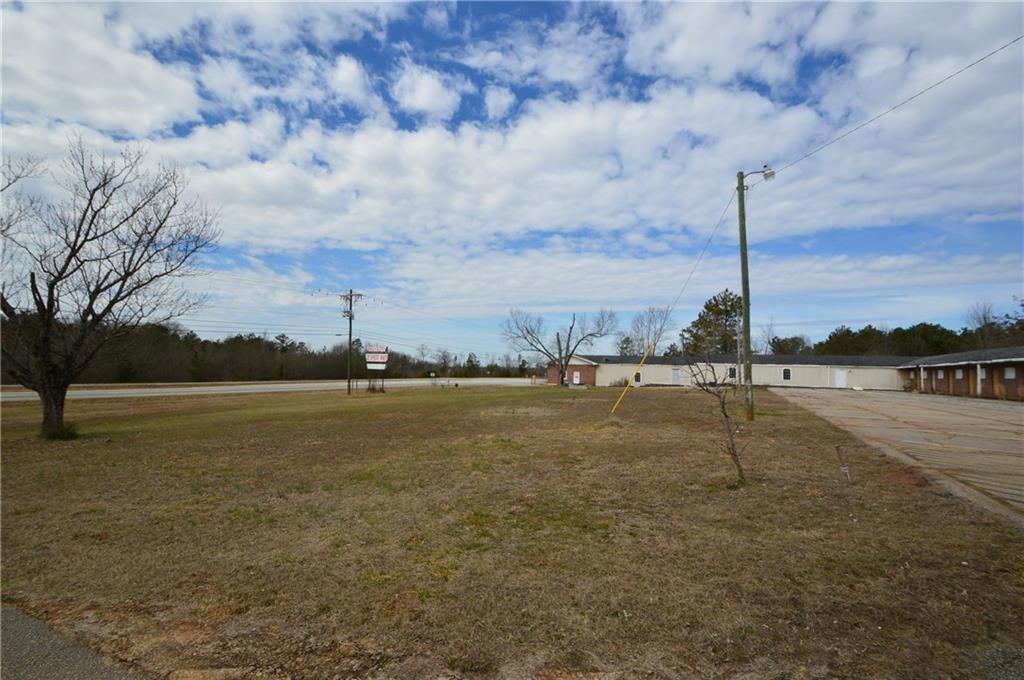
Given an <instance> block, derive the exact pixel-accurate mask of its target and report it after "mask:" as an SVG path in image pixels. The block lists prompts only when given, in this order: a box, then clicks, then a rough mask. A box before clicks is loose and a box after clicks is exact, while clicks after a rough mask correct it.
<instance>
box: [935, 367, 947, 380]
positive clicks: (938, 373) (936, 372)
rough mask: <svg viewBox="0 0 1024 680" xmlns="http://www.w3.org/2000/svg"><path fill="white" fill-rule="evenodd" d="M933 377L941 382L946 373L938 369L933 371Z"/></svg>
mask: <svg viewBox="0 0 1024 680" xmlns="http://www.w3.org/2000/svg"><path fill="white" fill-rule="evenodd" d="M935 377H936V378H938V379H939V380H942V379H943V378H945V377H946V371H945V370H944V369H941V368H940V369H939V370H937V371H935Z"/></svg>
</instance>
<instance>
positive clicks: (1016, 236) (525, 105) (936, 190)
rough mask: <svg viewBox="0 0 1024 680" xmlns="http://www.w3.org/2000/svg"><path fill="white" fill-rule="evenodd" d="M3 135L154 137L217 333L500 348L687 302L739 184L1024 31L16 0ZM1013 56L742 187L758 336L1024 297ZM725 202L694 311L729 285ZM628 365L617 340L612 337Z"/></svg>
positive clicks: (563, 11) (390, 7)
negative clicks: (190, 230) (180, 201)
mask: <svg viewBox="0 0 1024 680" xmlns="http://www.w3.org/2000/svg"><path fill="white" fill-rule="evenodd" d="M3 14H4V16H3V19H4V21H3V82H4V87H3V123H2V124H3V129H2V131H3V151H4V153H5V154H22V153H31V154H35V155H37V156H42V157H44V158H47V159H51V160H52V161H53V162H54V163H56V161H57V159H59V157H60V155H61V153H62V150H63V147H64V145H65V141H66V139H67V136H68V135H69V134H72V133H74V134H80V135H82V137H83V138H84V139H85V140H86V141H87V142H88V143H90V144H91V145H93V146H94V147H96V148H97V149H111V150H112V149H115V148H117V145H118V144H122V143H125V142H142V143H144V144H145V145H146V146H147V147H148V148H149V151H150V158H151V159H152V160H153V161H154V162H156V161H157V160H160V159H163V160H166V161H171V162H175V163H178V164H179V165H181V166H182V167H183V168H184V169H185V170H186V172H187V173H188V175H189V176H190V177H191V180H192V184H191V187H192V190H193V191H195V192H196V194H198V195H199V196H201V197H202V198H203V199H204V200H205V201H207V202H208V203H210V204H211V205H213V206H216V207H218V208H219V209H220V211H221V222H220V226H221V227H222V229H223V231H224V235H223V238H222V243H221V247H220V249H219V251H218V252H217V253H216V254H214V255H211V256H210V257H208V258H207V259H206V261H204V262H203V267H204V268H205V269H206V270H207V271H208V273H207V274H206V275H205V276H203V277H201V278H199V279H196V280H194V281H192V282H191V283H190V284H189V285H190V286H191V287H192V288H194V289H195V290H197V291H200V292H204V293H206V294H208V295H209V297H210V303H209V305H208V307H207V308H206V309H204V310H203V311H201V312H197V313H195V314H193V315H191V316H190V317H189V318H187V319H185V320H183V323H184V324H185V325H186V326H188V327H191V328H194V329H197V330H198V331H199V332H200V333H201V334H202V335H205V336H208V337H222V336H223V335H225V334H228V333H232V332H239V331H249V330H251V331H256V332H268V333H270V334H271V335H275V334H277V333H279V332H285V333H288V334H289V335H291V336H293V337H297V338H299V339H303V340H306V341H307V342H309V343H310V344H312V345H314V346H321V345H326V344H331V343H333V342H336V341H337V340H338V338H335V337H334V335H333V334H334V333H335V332H339V333H340V332H341V331H342V328H343V320H342V318H341V316H340V313H339V309H340V304H339V302H338V301H337V298H336V297H332V293H338V292H341V291H343V290H347V289H348V288H350V287H351V288H355V289H357V290H360V291H363V292H365V293H367V297H366V298H365V301H364V303H363V304H362V306H361V307H359V308H357V312H356V329H357V332H358V333H359V334H360V335H363V336H364V337H367V338H370V339H374V340H377V341H381V342H385V343H387V344H390V345H392V346H394V347H396V348H398V349H402V350H405V351H410V352H413V351H414V349H415V348H417V347H419V346H420V345H426V346H427V348H428V351H434V350H436V349H438V348H447V349H449V350H451V351H454V352H456V353H459V354H465V353H466V352H467V351H470V350H473V351H476V352H477V353H479V354H485V355H486V354H502V353H504V352H505V351H507V349H508V348H507V347H505V346H504V344H503V342H502V340H501V337H500V333H499V325H500V322H501V320H502V319H503V318H504V316H505V314H506V313H507V311H508V309H509V308H510V307H512V306H518V307H522V308H525V309H528V310H531V311H535V312H538V313H543V314H545V315H548V316H549V317H550V320H551V322H552V323H556V322H557V321H558V320H559V319H563V318H564V317H565V315H566V314H569V313H572V312H578V313H587V312H590V313H593V312H595V311H596V310H598V309H600V308H611V309H614V310H615V311H616V312H618V314H619V316H620V321H621V323H620V325H621V326H623V327H625V326H628V322H629V317H630V315H631V314H632V313H633V312H635V311H637V310H640V309H643V308H644V307H646V306H648V305H664V304H668V303H669V302H671V301H672V300H673V299H674V298H675V297H676V294H677V293H678V292H679V289H680V286H681V285H682V283H683V281H684V280H685V279H686V278H687V275H688V274H689V272H690V271H691V269H692V268H693V266H694V262H695V260H696V258H697V256H698V253H699V252H700V251H701V248H702V246H703V245H704V243H705V241H706V240H707V239H708V238H709V236H710V235H711V234H712V230H713V228H714V226H715V223H716V221H717V220H718V216H719V215H720V214H721V212H722V210H723V208H724V207H725V205H726V203H727V201H728V200H729V198H730V194H731V192H732V190H733V188H734V186H735V174H736V171H737V170H740V169H743V170H754V169H757V168H760V167H761V166H762V165H763V164H764V163H768V164H771V165H773V166H775V167H782V166H784V165H785V164H786V163H788V162H789V161H792V160H794V159H796V158H799V157H800V156H802V155H803V154H804V153H806V152H807V151H808V150H810V149H812V148H814V147H815V146H816V145H817V144H820V143H821V142H823V141H825V140H827V139H829V138H831V137H833V136H835V135H836V134H839V133H841V132H843V131H844V130H845V129H848V128H849V127H850V126H852V125H855V124H856V123H858V122H860V121H861V120H864V119H866V118H869V117H871V116H872V115H874V114H876V113H878V112H880V111H882V110H884V109H886V108H887V107H888V106H890V105H892V104H893V103H895V102H898V101H900V100H901V99H903V98H905V97H907V96H909V95H910V94H912V93H914V92H916V91H917V90H920V89H921V88H923V87H925V86H927V85H929V84H931V83H932V82H935V81H937V80H939V79H940V78H942V77H944V76H945V75H947V74H949V73H951V72H953V71H955V70H957V69H958V68H960V67H962V66H963V65H965V64H967V63H969V62H971V61H973V60H974V59H977V58H978V57H980V56H982V55H983V54H985V53H987V52H989V51H990V50H992V49H993V48H995V47H997V46H999V45H1001V44H1003V43H1005V42H1007V41H1009V40H1011V39H1012V38H1014V37H1016V35H1017V34H1019V33H1021V32H1024V31H1022V29H1021V27H1022V24H1024V18H1022V6H1021V5H1020V4H1019V3H999V4H983V3H971V4H951V3H941V4H931V3H911V4H903V3H887V4H859V3H842V4H796V3H792V4H759V3H755V4H726V3H721V4H707V3H705V4H683V3H679V4H634V3H631V4H614V5H604V4H598V3H584V4H563V3H524V4H518V3H467V4H454V3H420V4H412V5H405V4H397V3H390V4H383V5H371V4H330V3H320V4H305V5H298V4H287V3H283V4H258V5H246V4H239V3H228V4H216V3H192V4H185V3H179V4H149V3H132V4H114V5H103V4H81V5H79V4H73V3H71V4H68V3H65V4H32V3H24V4H5V5H4V6H3ZM1022 54H1024V52H1022V49H1021V45H1020V44H1019V43H1018V44H1017V45H1014V46H1013V47H1011V48H1009V49H1007V50H1005V51H1003V52H1002V53H1000V54H999V55H996V56H995V57H993V58H991V59H989V60H987V61H986V62H984V63H982V64H980V65H979V66H977V67H975V68H973V69H972V70H970V71H968V72H966V73H965V74H963V75H962V76H960V77H958V78H956V79H954V80H952V81H950V82H948V83H946V84H945V85H943V86H942V87H940V88H937V89H936V90H934V91H932V92H930V93H928V94H927V95H925V96H923V97H921V98H920V99H918V100H916V101H914V102H913V103H911V104H909V105H908V106H906V107H904V108H902V109H900V110H899V111H897V112H895V113H893V114H891V115H889V116H886V117H885V118H883V119H881V120H880V121H879V122H878V123H876V124H874V125H872V126H870V127H868V128H865V129H864V130H862V131H859V132H857V133H856V134H854V135H851V136H850V137H848V138H846V139H845V140H843V141H842V142H840V143H838V144H835V145H834V146H831V147H829V148H828V149H827V150H825V151H823V152H821V153H819V154H816V155H815V156H812V157H811V158H809V159H807V160H806V161H803V162H801V163H799V164H798V165H796V166H794V167H792V168H791V169H788V170H787V171H786V172H784V173H780V174H779V176H778V178H777V179H776V181H774V182H772V183H769V184H762V185H759V186H757V187H756V188H754V189H753V190H752V191H751V192H750V194H749V196H748V229H749V238H750V241H751V280H752V289H753V293H752V296H751V298H752V302H753V314H752V316H753V322H754V326H755V328H757V327H759V326H762V325H764V324H766V323H767V322H768V321H769V320H772V321H773V322H774V325H775V327H776V330H777V331H778V332H780V333H787V334H788V333H806V334H808V335H810V336H811V337H812V338H815V339H817V338H820V337H822V336H823V335H825V334H827V332H828V330H830V329H831V328H832V327H834V326H835V325H837V323H839V322H842V321H845V322H847V323H849V324H851V325H855V326H859V325H863V324H865V323H874V324H876V325H888V326H895V325H900V324H908V323H914V322H917V321H930V322H938V323H943V324H946V325H949V326H952V327H959V326H960V325H961V324H962V323H963V317H964V314H965V312H966V309H967V308H968V306H969V305H971V304H972V303H974V302H978V301H988V302H991V303H992V304H994V305H995V307H996V308H997V310H999V311H1006V310H1008V309H1009V308H1010V307H1011V305H1012V302H1013V301H1012V296H1013V295H1020V294H1021V288H1022V281H1021V279H1022V274H1021V271H1022V195H1024V176H1022V172H1024V171H1022V168H1024V151H1022V149H1024V123H1022V120H1024V111H1022V101H1024V96H1022V95H1024V93H1022V82H1024V66H1022V65H1024V57H1022ZM736 228H737V225H736V215H735V204H734V205H733V206H731V207H730V209H729V211H728V212H727V213H726V219H725V220H724V221H723V222H722V224H721V227H720V229H719V231H718V232H717V233H715V235H714V238H713V239H712V241H711V245H710V247H709V249H708V251H707V255H706V257H705V258H704V260H703V261H702V262H701V264H700V266H699V267H698V268H697V270H696V273H695V275H694V277H693V280H692V282H691V284H690V286H689V288H688V289H687V290H686V291H685V292H684V294H683V296H682V298H681V299H680V303H679V307H678V309H677V310H676V313H675V320H676V325H677V326H679V327H681V326H683V325H685V324H686V323H688V322H689V321H690V320H691V319H692V318H693V316H694V315H695V313H696V310H697V309H698V308H699V307H700V305H701V304H702V303H703V301H704V300H705V299H706V298H707V297H709V296H710V295H712V294H713V293H715V292H717V291H718V290H721V289H722V288H725V287H730V288H732V289H733V290H738V288H739V266H738V259H737V252H736V251H737V246H736ZM596 349H598V350H607V349H608V348H607V347H598V348H596Z"/></svg>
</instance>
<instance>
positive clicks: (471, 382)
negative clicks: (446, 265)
mask: <svg viewBox="0 0 1024 680" xmlns="http://www.w3.org/2000/svg"><path fill="white" fill-rule="evenodd" d="M532 384H534V383H532V382H531V379H530V378H457V379H456V378H452V379H451V380H447V379H440V378H439V379H437V380H434V379H431V378H407V379H394V380H391V379H388V380H385V381H384V387H385V389H389V390H392V389H405V388H411V387H435V388H437V387H450V388H454V387H455V386H456V385H458V386H459V387H460V388H461V387H529V386H530V385H532ZM536 384H538V385H542V384H544V383H543V381H542V380H541V379H538V380H537V383H536ZM345 387H346V385H345V381H344V380H331V381H308V382H277V381H266V382H252V383H238V384H233V385H221V384H216V383H203V384H197V385H174V386H159V385H157V386H147V387H105V388H103V389H97V388H90V387H89V386H82V387H72V388H71V389H70V390H68V399H135V398H137V397H182V396H192V395H203V394H206V395H209V394H258V393H262V392H319V391H332V392H336V391H338V390H344V389H345ZM353 388H354V389H360V390H363V389H366V381H365V380H359V381H353ZM38 398H39V397H38V396H37V395H36V393H35V392H31V391H29V390H4V391H3V392H0V402H7V401H35V400H37V399H38Z"/></svg>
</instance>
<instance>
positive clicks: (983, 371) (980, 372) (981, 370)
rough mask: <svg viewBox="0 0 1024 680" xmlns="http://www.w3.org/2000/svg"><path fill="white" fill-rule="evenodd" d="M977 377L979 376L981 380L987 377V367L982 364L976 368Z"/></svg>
mask: <svg viewBox="0 0 1024 680" xmlns="http://www.w3.org/2000/svg"><path fill="white" fill-rule="evenodd" d="M978 377H979V378H981V379H982V380H985V379H986V378H988V369H987V368H985V367H984V366H982V367H980V368H979V369H978Z"/></svg>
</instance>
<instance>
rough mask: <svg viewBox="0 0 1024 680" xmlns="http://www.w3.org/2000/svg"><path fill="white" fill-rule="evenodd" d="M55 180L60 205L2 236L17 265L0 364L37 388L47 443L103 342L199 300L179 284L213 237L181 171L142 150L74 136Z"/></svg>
mask: <svg viewBox="0 0 1024 680" xmlns="http://www.w3.org/2000/svg"><path fill="white" fill-rule="evenodd" d="M53 179H54V180H55V181H56V182H57V184H58V185H59V187H61V188H62V189H63V190H64V198H63V199H61V200H57V201H54V202H50V201H45V200H43V199H42V198H38V197H36V198H33V199H32V205H33V207H32V209H31V210H30V211H29V212H28V213H27V214H26V215H24V216H22V217H21V218H20V222H19V228H18V229H14V230H10V231H9V232H8V233H6V234H5V235H4V239H3V240H4V248H5V250H9V251H10V254H11V260H12V261H11V262H10V266H5V268H4V272H3V287H2V291H0V311H2V313H3V324H4V333H3V345H2V355H3V361H4V368H5V369H6V371H7V372H8V373H9V374H10V375H11V376H12V377H13V378H14V379H15V380H17V381H18V382H19V383H21V384H22V385H24V386H25V387H28V388H29V389H32V390H35V391H36V392H38V394H39V397H40V400H41V401H42V405H43V426H42V431H43V434H44V436H48V437H60V436H66V435H68V434H69V430H67V429H66V428H65V427H64V400H65V397H66V395H67V389H68V386H69V385H70V384H71V383H72V381H74V380H75V378H76V377H77V376H78V375H79V374H81V372H82V371H83V370H84V369H85V367H86V366H87V365H88V364H89V362H90V361H91V360H92V359H93V357H95V356H96V354H97V353H98V352H99V351H100V349H101V348H102V347H103V346H104V345H105V344H107V343H108V342H109V341H110V340H111V339H113V338H116V337H120V336H123V335H125V334H126V333H128V332H130V331H131V330H132V329H134V328H137V327H138V326H139V325H141V324H143V323H164V322H166V321H168V320H169V319H171V318H174V317H176V316H179V315H181V314H183V313H185V312H187V311H189V310H190V309H192V308H193V307H194V306H195V305H197V304H198V303H199V302H200V299H199V298H197V297H196V296H194V295H191V294H189V293H188V292H186V291H185V290H184V289H183V288H182V287H181V286H180V284H179V281H180V278H181V277H183V276H186V275H189V274H194V273H196V272H195V270H194V269H193V268H192V267H191V266H190V263H191V261H192V260H193V258H194V256H195V255H197V254H198V253H201V252H203V251H205V250H207V249H209V248H211V247H212V246H213V244H214V243H215V241H216V239H217V236H218V232H217V229H216V227H215V224H216V215H215V214H214V213H213V212H211V211H210V210H208V209H207V208H206V207H205V206H204V205H202V204H201V203H199V202H198V201H197V200H195V199H189V198H188V197H187V196H186V186H187V181H186V179H185V177H184V176H183V175H182V173H181V172H180V171H179V170H178V169H177V168H175V167H174V166H165V165H161V166H159V167H158V168H156V169H154V170H147V169H146V167H145V155H144V153H143V151H142V150H140V149H136V148H125V149H124V150H123V151H122V152H121V153H120V155H119V156H117V157H113V158H111V157H107V156H104V155H100V156H97V155H96V154H94V153H92V152H90V151H88V150H87V149H86V148H85V145H84V144H83V143H82V141H81V139H75V140H72V141H71V142H70V143H69V145H68V156H67V159H66V160H65V162H64V164H63V171H62V172H60V173H58V174H55V175H54V176H53ZM5 181H6V180H5ZM5 203H6V202H5ZM8 210H9V207H8V206H7V205H6V204H5V206H4V223H5V224H7V223H8V221H9V220H10V219H12V217H13V216H12V215H11V214H10V213H9V212H8Z"/></svg>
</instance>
